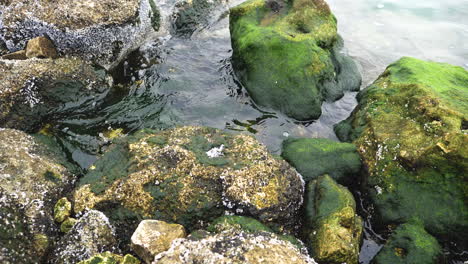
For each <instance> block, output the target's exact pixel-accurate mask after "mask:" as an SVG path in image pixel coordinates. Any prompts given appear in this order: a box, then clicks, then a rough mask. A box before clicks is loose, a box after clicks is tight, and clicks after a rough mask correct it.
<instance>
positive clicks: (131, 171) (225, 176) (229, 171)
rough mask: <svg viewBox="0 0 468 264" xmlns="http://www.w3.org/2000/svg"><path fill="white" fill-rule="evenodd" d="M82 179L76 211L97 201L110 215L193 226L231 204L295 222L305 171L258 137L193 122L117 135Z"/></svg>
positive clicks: (267, 218) (236, 209) (95, 205)
mask: <svg viewBox="0 0 468 264" xmlns="http://www.w3.org/2000/svg"><path fill="white" fill-rule="evenodd" d="M216 149H217V150H220V152H219V153H218V154H217V155H215V154H212V153H211V152H213V151H214V150H216ZM210 151H211V152H210ZM213 153H214V152H213ZM78 185H79V187H78V189H77V190H76V192H75V194H74V203H75V211H77V212H80V211H83V210H85V209H86V208H97V209H102V210H104V211H105V212H106V213H107V214H108V215H109V217H110V218H111V219H119V220H128V219H131V218H135V219H138V218H153V219H160V220H164V221H168V222H176V223H180V224H183V225H184V226H186V227H188V228H189V229H192V228H195V226H200V225H203V221H205V222H206V221H209V220H211V219H214V218H215V217H218V216H220V215H222V214H223V213H224V211H225V210H231V211H233V212H238V213H247V214H251V215H253V216H255V217H256V218H258V219H260V220H261V221H263V222H267V223H271V222H276V223H277V224H278V225H281V226H283V225H289V224H290V223H292V222H294V221H295V220H294V215H295V214H296V210H297V209H298V208H299V206H300V204H301V203H302V193H303V183H302V180H301V178H300V175H298V174H297V172H296V171H295V170H294V169H292V168H291V167H290V166H289V165H288V164H287V163H286V162H285V161H283V160H281V159H276V158H274V157H273V156H271V155H270V154H268V152H267V150H266V148H265V146H263V145H261V144H260V143H258V142H257V141H256V140H255V139H254V138H253V137H251V136H247V135H243V134H238V135H233V134H228V133H225V132H222V131H221V130H217V129H212V128H206V127H191V126H187V127H179V128H175V129H171V130H166V131H161V132H158V131H153V130H143V131H140V132H138V133H136V134H134V135H132V136H129V137H125V138H119V139H117V140H116V144H114V145H113V146H112V147H111V148H110V149H109V150H108V151H107V153H105V154H104V155H103V157H102V158H101V159H100V160H99V161H98V162H96V164H95V165H94V169H93V170H91V171H89V172H88V174H87V175H85V177H83V178H82V179H81V180H80V182H79V184H78ZM111 204H112V205H117V206H116V207H114V208H113V209H109V206H108V205H111Z"/></svg>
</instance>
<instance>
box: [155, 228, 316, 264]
mask: <svg viewBox="0 0 468 264" xmlns="http://www.w3.org/2000/svg"><path fill="white" fill-rule="evenodd" d="M166 263H167V264H169V263H170V264H177V263H210V264H221V263H245V264H260V263H275V264H315V261H314V260H313V259H311V258H310V257H309V256H307V253H306V252H301V251H300V250H299V249H298V248H297V247H295V246H294V245H293V244H291V243H290V242H288V241H285V240H281V239H279V238H278V237H277V236H276V235H274V234H273V233H269V232H244V231H242V230H239V229H235V228H234V229H227V230H224V231H222V232H220V233H218V234H209V233H207V234H205V236H204V237H200V238H195V237H189V238H187V239H178V240H176V241H174V242H173V243H172V246H171V248H170V249H169V250H168V251H166V252H163V253H161V254H159V255H157V256H156V257H155V259H154V262H153V264H166Z"/></svg>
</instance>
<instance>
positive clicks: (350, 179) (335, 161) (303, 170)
mask: <svg viewBox="0 0 468 264" xmlns="http://www.w3.org/2000/svg"><path fill="white" fill-rule="evenodd" d="M281 156H282V157H283V158H284V159H285V160H286V161H288V162H289V163H290V164H291V165H292V166H293V167H295V168H296V169H297V171H298V172H299V173H300V174H301V175H302V177H303V178H304V180H305V181H306V182H308V181H310V180H314V179H317V178H318V177H319V176H322V175H324V174H328V175H330V176H331V177H332V178H333V179H335V180H336V181H338V182H340V183H342V184H345V183H346V185H347V184H352V183H356V181H357V176H358V174H359V171H360V169H361V158H360V157H359V154H358V152H357V150H356V146H355V145H353V144H349V143H340V142H336V141H332V140H329V139H325V138H294V139H287V140H285V141H284V142H283V152H282V153H281Z"/></svg>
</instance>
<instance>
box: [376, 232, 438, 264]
mask: <svg viewBox="0 0 468 264" xmlns="http://www.w3.org/2000/svg"><path fill="white" fill-rule="evenodd" d="M441 256H442V248H441V247H440V245H439V243H438V242H437V240H436V239H435V238H434V237H433V236H431V235H430V234H428V233H427V232H426V230H424V227H422V225H421V224H419V223H409V224H403V225H401V226H399V227H398V228H397V229H396V230H395V231H394V232H393V234H392V235H391V237H390V238H389V240H388V241H387V243H386V244H385V246H384V247H383V249H382V250H380V252H379V254H378V255H377V256H376V257H375V258H374V260H373V263H375V264H403V263H412V264H436V263H442V262H440V261H441V259H440V258H439V257H441Z"/></svg>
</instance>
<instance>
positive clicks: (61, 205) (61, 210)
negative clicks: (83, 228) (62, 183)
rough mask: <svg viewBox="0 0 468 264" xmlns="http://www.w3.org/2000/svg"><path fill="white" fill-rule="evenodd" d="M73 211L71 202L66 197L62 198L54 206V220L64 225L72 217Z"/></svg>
mask: <svg viewBox="0 0 468 264" xmlns="http://www.w3.org/2000/svg"><path fill="white" fill-rule="evenodd" d="M71 209H72V206H71V203H70V201H68V199H67V198H66V197H63V198H61V199H60V200H58V201H57V203H56V204H55V206H54V220H55V221H56V222H59V223H62V222H63V221H65V220H66V219H67V218H68V217H69V216H70V214H71Z"/></svg>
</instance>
